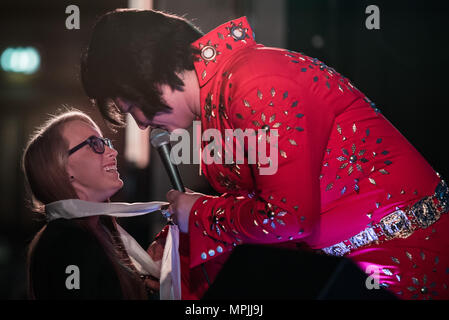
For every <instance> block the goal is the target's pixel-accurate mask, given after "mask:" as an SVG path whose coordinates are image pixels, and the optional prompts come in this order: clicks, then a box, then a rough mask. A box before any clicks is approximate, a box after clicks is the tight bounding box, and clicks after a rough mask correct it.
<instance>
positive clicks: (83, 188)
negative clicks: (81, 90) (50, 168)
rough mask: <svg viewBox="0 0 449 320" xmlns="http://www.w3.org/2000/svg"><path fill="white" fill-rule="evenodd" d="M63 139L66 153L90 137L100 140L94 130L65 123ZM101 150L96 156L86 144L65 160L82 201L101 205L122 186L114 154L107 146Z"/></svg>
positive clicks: (85, 124)
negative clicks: (100, 203) (65, 142)
mask: <svg viewBox="0 0 449 320" xmlns="http://www.w3.org/2000/svg"><path fill="white" fill-rule="evenodd" d="M62 135H63V137H64V139H65V140H66V141H67V142H68V144H69V149H68V150H70V149H72V148H73V147H75V146H77V145H78V144H80V143H82V142H84V141H85V140H86V139H87V138H89V137H90V136H96V137H102V136H101V134H100V132H98V130H97V129H96V128H95V127H93V126H92V125H90V124H88V123H86V122H84V121H81V120H73V121H70V122H68V123H66V124H65V125H64V128H63V130H62ZM104 148H105V151H104V153H102V154H98V153H95V152H94V150H93V149H92V148H91V147H90V146H89V145H88V144H86V145H85V146H83V147H82V148H81V149H79V150H77V151H75V152H74V153H72V154H71V155H70V156H68V159H67V173H68V175H69V177H70V181H71V183H72V185H73V187H74V188H75V191H76V193H77V195H78V197H79V198H80V199H81V200H86V201H94V202H103V201H106V200H107V199H108V198H109V197H111V196H112V195H113V194H115V193H116V192H117V191H118V190H120V188H121V187H122V186H123V181H122V180H121V179H120V175H119V173H118V172H117V159H116V157H117V151H115V150H114V149H111V148H109V147H108V146H107V145H105V147H104ZM68 150H67V152H68ZM72 177H73V178H72Z"/></svg>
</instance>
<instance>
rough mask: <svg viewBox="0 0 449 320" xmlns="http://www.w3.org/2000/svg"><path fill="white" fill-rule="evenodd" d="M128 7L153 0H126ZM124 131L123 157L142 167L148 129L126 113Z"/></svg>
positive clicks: (149, 4) (140, 6) (148, 5)
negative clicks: (143, 128) (139, 125)
mask: <svg viewBox="0 0 449 320" xmlns="http://www.w3.org/2000/svg"><path fill="white" fill-rule="evenodd" d="M128 7H129V8H135V9H145V10H148V9H152V8H153V0H128ZM126 122H127V126H126V131H125V159H126V160H127V161H128V162H130V163H133V164H134V165H135V166H136V167H137V168H139V169H144V168H146V167H147V166H148V164H149V162H150V129H149V128H147V129H146V130H141V129H139V127H138V126H137V123H136V122H135V121H134V118H133V117H132V116H131V115H130V114H127V118H126Z"/></svg>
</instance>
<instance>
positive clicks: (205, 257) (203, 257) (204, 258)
mask: <svg viewBox="0 0 449 320" xmlns="http://www.w3.org/2000/svg"><path fill="white" fill-rule="evenodd" d="M201 259H203V260H206V259H207V254H206V253H205V252H203V253H201Z"/></svg>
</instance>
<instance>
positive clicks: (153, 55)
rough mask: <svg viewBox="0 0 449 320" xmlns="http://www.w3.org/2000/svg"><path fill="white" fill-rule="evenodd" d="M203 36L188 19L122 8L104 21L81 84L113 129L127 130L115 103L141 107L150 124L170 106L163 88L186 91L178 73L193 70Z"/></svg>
mask: <svg viewBox="0 0 449 320" xmlns="http://www.w3.org/2000/svg"><path fill="white" fill-rule="evenodd" d="M202 35H203V34H202V32H201V31H200V30H199V29H197V28H196V27H195V26H194V25H193V24H192V23H190V22H189V21H187V20H186V19H184V18H182V17H178V16H175V15H171V14H167V13H163V12H159V11H154V10H136V9H116V10H114V11H111V12H108V13H106V14H104V15H103V16H101V17H100V18H99V19H98V21H97V22H96V24H95V26H94V30H93V33H92V37H91V40H90V44H89V47H88V48H87V50H86V51H85V52H84V53H83V55H82V57H81V82H82V84H83V87H84V90H85V91H86V94H87V95H88V96H89V98H91V99H92V102H93V103H94V104H95V105H97V106H98V108H99V110H100V112H101V113H102V115H103V117H104V118H105V119H106V120H107V121H109V122H110V123H111V124H112V125H116V126H123V125H124V121H123V114H121V113H120V112H119V110H118V108H117V106H116V105H115V104H114V101H113V99H114V98H116V97H122V98H125V99H126V100H129V101H132V102H133V103H136V104H137V105H138V106H139V107H140V108H141V109H142V111H143V112H144V114H145V115H146V117H147V118H148V119H152V118H153V117H154V115H155V114H156V113H158V112H169V110H170V107H169V106H168V105H167V104H166V103H165V102H164V100H163V99H162V96H161V92H160V89H159V85H163V84H165V85H169V86H170V87H171V89H172V90H181V91H182V90H183V86H184V82H183V81H182V80H181V79H180V78H179V77H178V75H177V74H176V73H181V72H183V71H185V70H193V69H194V65H193V61H194V57H195V55H196V54H198V50H196V49H194V48H193V47H192V46H191V43H192V42H194V41H196V40H197V39H199V38H200V37H201V36H202Z"/></svg>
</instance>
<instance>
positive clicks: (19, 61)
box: [0, 47, 41, 74]
mask: <svg viewBox="0 0 449 320" xmlns="http://www.w3.org/2000/svg"><path fill="white" fill-rule="evenodd" d="M40 60H41V59H40V55H39V52H38V51H37V50H36V49H35V48H33V47H17V48H7V49H6V50H5V51H3V53H2V56H1V58H0V65H1V67H2V69H3V70H4V71H6V72H14V73H25V74H32V73H34V72H36V71H37V69H39V65H40Z"/></svg>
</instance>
